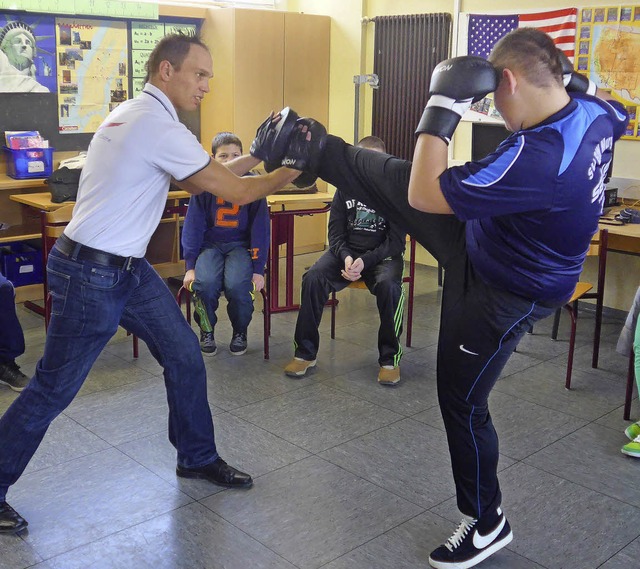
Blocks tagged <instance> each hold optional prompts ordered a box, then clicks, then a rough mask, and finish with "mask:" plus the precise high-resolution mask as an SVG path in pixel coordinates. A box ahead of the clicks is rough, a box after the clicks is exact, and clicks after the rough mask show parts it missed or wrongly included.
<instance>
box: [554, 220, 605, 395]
mask: <svg viewBox="0 0 640 569" xmlns="http://www.w3.org/2000/svg"><path fill="white" fill-rule="evenodd" d="M608 237H609V232H608V231H607V230H606V229H602V230H600V239H599V241H598V242H597V243H595V242H593V243H592V244H591V247H590V248H589V251H588V252H587V255H588V256H594V255H597V256H598V284H597V289H596V290H595V291H593V292H592V290H593V285H592V284H591V283H588V282H583V281H580V282H578V284H577V285H576V290H575V291H574V293H573V295H572V296H571V298H570V299H569V301H568V302H567V304H565V305H564V306H563V308H564V309H565V310H566V311H567V312H568V313H569V316H570V317H571V331H570V335H569V356H568V360H567V375H566V379H565V387H566V388H567V389H571V372H572V368H573V352H574V349H575V342H576V328H577V320H578V301H579V300H584V299H595V301H596V313H595V330H594V338H593V356H592V362H591V364H592V367H594V368H595V367H598V354H599V351H600V331H601V328H602V308H603V300H604V277H605V270H606V266H607V243H608ZM560 313H561V309H560V308H558V310H557V311H556V314H555V319H554V322H553V329H552V332H551V337H552V338H553V339H554V340H556V339H557V337H558V326H559V324H560Z"/></svg>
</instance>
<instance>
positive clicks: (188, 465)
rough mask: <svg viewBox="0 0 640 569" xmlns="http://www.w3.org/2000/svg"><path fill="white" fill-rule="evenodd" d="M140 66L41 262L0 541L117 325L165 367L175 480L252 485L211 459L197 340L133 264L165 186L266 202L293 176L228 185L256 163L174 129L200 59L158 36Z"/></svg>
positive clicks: (2, 432) (19, 521)
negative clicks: (39, 303)
mask: <svg viewBox="0 0 640 569" xmlns="http://www.w3.org/2000/svg"><path fill="white" fill-rule="evenodd" d="M147 66H148V72H149V73H148V76H149V82H148V83H147V84H146V85H145V87H144V91H143V92H142V93H141V94H140V95H139V96H138V97H136V98H135V99H132V100H129V101H126V102H125V103H123V104H122V105H120V106H118V107H117V108H116V109H115V110H114V111H113V112H112V113H111V114H110V115H109V116H108V117H107V118H106V120H105V121H104V123H102V125H101V126H100V128H99V129H98V132H96V134H95V135H94V137H93V140H92V141H91V145H90V146H89V151H88V154H87V160H86V164H85V166H84V168H83V173H82V177H81V180H80V188H79V190H78V198H77V203H76V206H75V208H74V212H73V219H72V220H71V222H70V223H69V225H68V226H67V227H66V228H65V232H64V235H63V236H61V237H60V238H59V239H58V241H57V242H56V245H55V246H54V248H53V249H52V251H51V253H50V255H49V261H48V266H47V278H48V285H49V291H50V294H51V298H52V307H51V321H50V324H49V328H48V331H47V340H46V344H45V348H44V355H43V357H42V359H41V360H40V361H39V362H38V365H37V367H36V372H35V375H34V377H33V378H32V379H31V381H30V383H29V385H28V386H27V388H25V389H24V391H22V393H21V394H20V396H19V397H18V398H17V399H16V400H15V401H14V402H13V404H12V405H11V407H9V409H8V410H7V411H6V413H5V414H4V415H3V416H2V418H1V419H0V532H13V533H15V532H19V531H21V530H23V529H24V528H25V527H26V526H27V522H26V520H24V519H23V518H22V516H20V515H19V514H18V513H17V512H16V511H15V510H14V509H13V508H12V507H11V506H10V505H9V504H8V503H7V502H6V493H7V490H8V488H9V486H10V485H12V484H14V483H15V482H16V481H17V480H18V478H19V477H20V475H21V474H22V472H23V471H24V469H25V467H26V466H27V463H28V462H29V460H30V459H31V457H32V456H33V454H34V453H35V451H36V449H37V448H38V445H39V444H40V441H41V440H42V438H43V437H44V435H45V432H46V431H47V429H48V427H49V425H50V424H51V422H52V421H53V419H55V417H56V416H58V415H59V414H60V413H61V412H62V411H63V410H64V409H65V408H66V407H67V406H68V405H69V404H70V403H71V401H72V400H73V398H74V397H75V395H76V393H77V392H78V390H79V389H80V387H81V386H82V383H83V382H84V380H85V378H86V376H87V374H88V373H89V370H90V369H91V366H92V365H93V363H94V362H95V360H96V358H97V357H98V355H99V354H100V352H101V351H102V349H103V348H104V346H105V345H106V344H107V342H108V341H109V340H110V338H111V337H112V336H113V335H114V333H115V332H116V330H117V328H118V325H122V326H124V327H125V328H126V329H127V330H129V331H130V332H132V333H133V334H135V335H137V336H138V337H139V338H141V339H142V340H144V341H145V342H146V344H147V345H148V347H149V350H150V351H151V353H152V354H153V356H154V357H155V358H156V359H157V360H158V362H159V363H160V364H161V365H162V367H163V368H164V380H165V386H166V390H167V399H168V403H169V439H170V441H171V443H172V444H173V445H174V446H175V447H176V449H177V469H176V473H177V475H178V476H182V477H186V478H203V479H206V480H208V481H210V482H213V483H214V484H218V485H222V486H226V487H232V488H238V487H240V488H247V487H249V486H251V485H252V483H253V481H252V479H251V476H249V475H248V474H245V473H243V472H240V471H239V470H236V469H235V468H233V467H231V466H229V465H227V464H226V463H225V461H224V460H223V459H222V458H221V457H220V456H219V455H218V452H217V450H216V444H215V438H214V429H213V420H212V417H211V411H210V408H209V403H208V401H207V386H206V370H205V367H204V362H203V359H202V354H201V352H200V346H199V344H198V338H197V337H196V335H195V334H194V332H193V331H192V330H191V327H190V326H189V325H188V324H187V322H186V320H185V318H184V317H183V315H182V312H181V311H180V309H179V308H178V305H177V303H176V301H175V299H174V298H173V296H172V294H171V292H170V291H169V289H168V288H167V287H166V285H165V284H164V282H163V280H162V279H161V278H160V277H159V276H158V274H157V273H156V272H155V271H154V270H153V268H151V266H150V265H149V263H148V262H147V261H146V260H145V259H144V258H143V257H144V254H145V251H146V249H147V245H148V243H149V240H150V238H151V235H152V234H153V232H154V230H155V228H156V227H157V226H158V223H159V221H160V217H161V215H162V212H163V210H164V207H165V202H166V197H167V191H168V189H169V184H170V182H171V179H172V178H173V179H174V180H176V181H177V183H178V184H179V185H180V186H181V187H182V188H184V189H185V190H187V191H189V192H190V193H193V194H199V193H201V192H203V191H206V192H210V193H212V194H215V195H216V196H219V197H221V198H223V199H225V200H227V201H231V202H233V203H236V204H240V205H242V204H247V203H250V202H252V201H255V200H256V199H258V198H261V197H263V196H266V195H268V194H270V193H273V192H274V191H276V190H278V189H279V188H281V187H283V186H284V185H286V184H287V183H289V182H291V181H292V180H293V179H294V178H295V177H297V176H298V175H299V172H297V171H295V170H289V169H287V168H280V169H278V170H276V171H274V172H272V173H270V174H268V175H266V176H256V177H246V178H242V177H238V176H240V175H242V174H244V173H245V172H247V171H248V170H250V169H251V168H253V167H254V166H256V165H257V164H258V163H259V160H258V159H256V158H254V157H252V156H244V157H240V158H238V159H236V160H235V161H233V162H230V163H227V164H226V167H225V166H223V165H221V164H219V163H218V162H216V161H214V160H211V157H210V156H209V154H208V153H207V152H206V151H205V150H204V148H203V147H202V146H201V145H200V143H199V142H198V140H197V139H196V137H195V136H194V135H193V134H191V133H190V132H189V131H188V130H187V128H186V127H185V126H184V125H183V124H182V123H180V122H179V120H178V115H177V114H176V110H184V111H191V110H195V109H196V108H197V107H198V105H199V104H200V102H201V101H202V99H203V97H204V95H205V94H206V93H207V92H208V91H209V80H210V78H211V77H212V75H213V73H212V67H213V65H212V60H211V55H210V53H209V50H208V49H207V47H206V46H205V45H204V44H203V43H202V42H201V41H200V40H199V39H198V38H195V37H188V36H183V35H173V36H168V37H166V38H164V39H163V40H162V41H161V42H160V43H159V44H158V45H157V47H156V48H155V49H154V51H153V52H152V54H151V56H150V58H149V61H148V64H147ZM263 127H264V125H263ZM263 127H261V129H262V128H263ZM269 128H271V127H268V126H267V127H264V129H266V130H269Z"/></svg>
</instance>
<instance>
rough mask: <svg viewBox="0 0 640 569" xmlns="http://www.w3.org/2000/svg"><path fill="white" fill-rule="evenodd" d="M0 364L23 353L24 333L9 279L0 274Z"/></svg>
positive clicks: (8, 361) (13, 290) (12, 359)
mask: <svg viewBox="0 0 640 569" xmlns="http://www.w3.org/2000/svg"><path fill="white" fill-rule="evenodd" d="M0 323H1V325H0V364H6V363H10V362H12V361H14V360H15V359H16V358H17V357H18V356H21V355H22V354H24V334H23V333H22V326H20V321H19V320H18V315H17V314H16V293H15V289H14V288H13V284H12V283H11V281H9V280H7V278H6V277H5V276H3V275H1V274H0Z"/></svg>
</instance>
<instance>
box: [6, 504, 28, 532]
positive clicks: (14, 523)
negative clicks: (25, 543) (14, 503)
mask: <svg viewBox="0 0 640 569" xmlns="http://www.w3.org/2000/svg"><path fill="white" fill-rule="evenodd" d="M28 525H29V524H28V523H27V520H25V519H24V518H23V517H22V516H21V515H20V514H19V513H18V512H16V511H15V510H14V509H13V508H12V507H11V506H10V505H9V504H7V503H6V502H0V533H18V532H20V531H22V530H23V529H25V528H26V527H27V526H28Z"/></svg>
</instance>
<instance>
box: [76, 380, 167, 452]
mask: <svg viewBox="0 0 640 569" xmlns="http://www.w3.org/2000/svg"><path fill="white" fill-rule="evenodd" d="M65 414H66V415H67V416H68V417H71V418H72V419H73V420H74V421H76V422H78V423H79V424H80V425H82V426H83V427H86V428H87V429H88V430H89V431H91V432H92V433H94V434H96V435H98V436H99V437H100V438H102V439H104V440H105V441H107V442H108V443H109V444H111V445H119V444H122V443H124V442H127V441H131V440H134V439H137V438H140V437H146V436H148V435H151V434H153V433H158V432H166V430H167V423H168V419H167V418H168V415H169V407H168V405H167V395H166V391H165V387H164V382H163V380H162V378H158V377H152V378H151V379H145V380H143V381H139V382H137V383H134V384H131V385H124V386H121V387H117V388H115V389H109V390H107V391H102V392H99V393H91V394H89V395H86V396H84V397H77V398H76V399H75V401H73V403H71V405H70V406H69V407H68V408H67V410H66V411H65Z"/></svg>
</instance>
